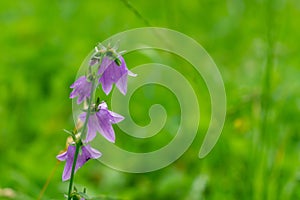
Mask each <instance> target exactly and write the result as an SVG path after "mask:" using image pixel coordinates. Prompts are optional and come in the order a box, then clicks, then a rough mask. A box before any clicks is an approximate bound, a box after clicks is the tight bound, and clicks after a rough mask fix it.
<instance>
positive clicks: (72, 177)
mask: <svg viewBox="0 0 300 200" xmlns="http://www.w3.org/2000/svg"><path fill="white" fill-rule="evenodd" d="M95 82H96V80H95V79H93V80H92V89H91V95H90V98H89V100H88V102H89V103H88V110H87V113H86V118H85V121H84V124H83V127H82V130H81V135H80V138H79V139H78V140H76V141H75V143H76V150H75V154H74V160H73V164H72V170H71V177H70V183H69V191H68V200H71V193H72V187H73V182H74V173H75V166H76V162H77V158H78V154H79V149H80V147H81V146H82V142H81V137H82V135H84V133H85V131H86V128H87V123H88V120H89V117H90V114H91V107H92V102H93V96H94V90H95V85H96V84H95Z"/></svg>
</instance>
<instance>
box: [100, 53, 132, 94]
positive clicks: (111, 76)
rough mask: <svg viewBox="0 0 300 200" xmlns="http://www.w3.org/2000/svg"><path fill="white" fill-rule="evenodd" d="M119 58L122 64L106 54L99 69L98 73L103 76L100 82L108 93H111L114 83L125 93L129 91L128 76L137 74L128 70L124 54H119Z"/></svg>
mask: <svg viewBox="0 0 300 200" xmlns="http://www.w3.org/2000/svg"><path fill="white" fill-rule="evenodd" d="M118 60H119V61H120V66H119V65H118V64H117V62H116V61H115V60H112V59H111V58H110V57H108V56H105V57H104V58H103V59H102V63H101V65H100V68H99V70H98V74H99V75H100V76H101V77H100V79H99V82H100V83H101V84H102V89H103V91H104V92H105V94H106V95H108V94H109V93H110V91H111V89H112V85H113V83H115V84H116V86H117V88H118V89H119V90H120V92H121V93H122V94H124V95H125V94H126V92H127V76H128V75H129V76H136V74H134V73H132V72H131V71H130V70H128V68H127V66H126V63H125V60H124V58H123V57H122V56H119V57H118Z"/></svg>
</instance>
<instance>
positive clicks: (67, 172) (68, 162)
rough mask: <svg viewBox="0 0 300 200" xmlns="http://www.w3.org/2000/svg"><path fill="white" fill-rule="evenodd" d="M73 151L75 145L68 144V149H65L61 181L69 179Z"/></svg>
mask: <svg viewBox="0 0 300 200" xmlns="http://www.w3.org/2000/svg"><path fill="white" fill-rule="evenodd" d="M75 151H76V147H75V146H72V145H69V147H68V150H67V158H66V165H65V168H64V171H63V176H62V180H63V181H66V180H68V179H70V176H71V170H72V164H73V160H74V154H75Z"/></svg>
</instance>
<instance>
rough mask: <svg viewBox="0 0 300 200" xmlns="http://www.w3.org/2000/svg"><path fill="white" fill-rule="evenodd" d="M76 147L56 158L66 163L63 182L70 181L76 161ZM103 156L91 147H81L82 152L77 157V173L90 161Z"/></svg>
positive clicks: (71, 147) (71, 146)
mask: <svg viewBox="0 0 300 200" xmlns="http://www.w3.org/2000/svg"><path fill="white" fill-rule="evenodd" d="M75 151H76V147H75V146H73V145H69V146H68V150H67V151H65V152H63V153H61V154H59V155H58V156H56V158H57V159H58V160H60V161H66V165H65V168H64V172H63V175H62V180H63V181H66V180H69V179H70V176H71V171H72V164H73V161H74V155H75ZM101 155H102V154H101V153H100V152H99V151H97V150H96V149H93V148H92V147H90V145H85V146H81V152H79V154H78V157H77V162H76V166H75V172H76V171H77V170H78V169H79V168H80V167H82V166H83V165H84V163H86V162H87V161H88V160H90V159H97V158H99V157H100V156H101Z"/></svg>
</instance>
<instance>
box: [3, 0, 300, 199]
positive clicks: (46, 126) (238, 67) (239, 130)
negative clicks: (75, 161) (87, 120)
mask: <svg viewBox="0 0 300 200" xmlns="http://www.w3.org/2000/svg"><path fill="white" fill-rule="evenodd" d="M299 18H300V1H297V0H269V1H263V0H224V1H221V0H198V1H196V0H185V1H183V0H180V1H179V0H178V1H177V0H176V1H171V0H152V1H130V2H126V1H121V0H111V1H103V0H91V1H82V0H78V1H71V0H60V1H38V0H26V1H20V0H17V1H1V3H0V27H1V31H0V44H1V55H0V66H1V67H0V199H23V200H26V199H37V198H38V196H39V194H40V192H41V190H42V188H43V185H44V184H45V182H46V180H47V179H48V177H49V176H51V174H52V173H53V176H52V178H51V180H50V182H49V185H48V187H47V189H46V191H45V193H44V195H43V197H42V199H63V194H64V193H65V192H66V191H67V187H68V183H63V182H61V174H62V170H63V166H64V163H60V164H57V161H56V159H55V156H56V155H57V154H58V153H59V151H61V150H62V149H63V148H64V147H65V140H66V134H65V133H64V132H63V131H62V129H64V128H67V129H72V128H73V126H74V125H73V119H72V107H71V100H70V99H69V93H70V91H71V90H70V89H69V85H70V84H71V83H72V82H73V81H74V79H75V77H76V73H77V70H78V69H79V67H80V65H81V63H82V61H83V60H84V58H85V57H86V55H87V54H88V53H89V52H90V51H91V50H92V49H93V47H94V46H95V45H96V44H97V43H98V42H101V41H103V40H105V39H106V38H108V37H110V36H111V35H113V34H116V33H119V32H122V31H125V30H128V29H132V28H137V27H144V26H148V25H151V26H159V27H165V28H170V29H174V30H177V31H180V32H182V33H184V34H186V35H188V36H190V37H192V38H194V39H195V40H196V41H198V42H199V43H200V44H201V45H202V46H203V47H204V48H205V49H206V50H207V52H208V53H209V54H210V55H211V56H212V58H213V59H214V61H215V63H216V64H217V66H218V67H219V70H220V72H221V74H222V76H223V79H224V83H225V87H226V93H227V118H226V123H225V126H224V129H223V132H222V135H221V137H220V139H219V141H218V143H217V145H216V146H215V148H214V149H213V151H212V152H211V153H210V154H209V155H208V156H207V157H205V158H204V159H198V157H197V154H198V151H199V147H200V146H199V144H201V141H202V139H203V134H204V133H205V130H206V129H207V126H208V122H209V118H210V113H209V110H210V103H209V98H208V97H209V96H208V94H207V91H206V92H204V94H203V95H202V93H200V92H199V93H198V97H199V99H202V101H201V103H200V104H201V111H203V112H204V113H201V119H202V120H203V121H201V122H200V128H199V133H198V136H197V137H196V139H195V141H194V143H193V144H192V145H191V147H190V148H189V150H188V151H187V152H186V153H185V154H184V155H183V156H182V157H181V158H180V159H178V160H177V161H176V162H175V163H173V164H172V165H170V166H168V167H166V168H164V169H162V170H159V171H155V172H151V173H145V174H128V173H122V172H118V171H115V170H112V169H110V168H108V167H106V166H103V165H102V164H100V163H99V162H97V161H89V162H88V163H87V164H86V165H85V166H84V167H83V168H82V169H80V170H79V171H78V173H77V175H76V180H75V184H76V185H77V187H78V188H79V189H80V190H81V189H82V188H83V186H86V187H87V189H88V193H89V194H91V196H106V197H111V199H179V200H197V199H257V200H259V199H270V200H273V199H283V200H285V199H300V133H299V130H300V123H299V117H300V116H299V113H300V93H299V89H300V79H299V77H300V76H299V75H300V67H299V64H300V62H299V61H300V56H299V55H300V45H299V36H300V28H299V21H298V19H299ZM158 54H160V53H159V52H158ZM161 54H163V53H161ZM145 55H146V54H145ZM145 55H139V54H136V55H128V56H127V58H126V57H125V58H126V60H127V65H128V67H129V68H132V67H134V65H135V64H137V63H146V62H147V61H148V60H147V59H149V58H147V56H145ZM178 70H181V72H182V73H183V74H185V76H187V78H188V79H189V80H191V82H192V83H193V85H194V86H195V85H197V84H199V87H200V88H205V85H204V83H203V81H202V80H201V77H195V76H194V73H193V72H192V71H185V70H186V69H184V68H178ZM147 87H148V86H147ZM147 87H145V88H141V89H140V90H139V91H137V92H136V94H135V97H134V98H137V99H142V101H134V102H136V103H135V104H134V105H132V106H131V110H132V115H133V118H134V119H135V120H136V122H137V123H138V124H140V125H143V124H147V123H148V122H149V119H148V118H147V117H148V108H149V106H150V105H151V104H152V103H153V102H161V103H162V105H165V107H166V109H167V110H168V114H169V117H171V120H172V122H170V123H167V127H166V130H167V131H169V132H170V131H172V130H174V132H176V124H177V123H178V120H177V118H176V117H177V116H178V112H179V108H178V102H177V101H176V98H175V97H174V95H172V93H168V92H166V91H168V90H166V89H165V88H160V87H157V88H155V87H153V88H152V89H151V87H150V88H147ZM149 92H150V97H151V98H150V97H149ZM151 92H152V93H151ZM147 95H148V96H147ZM170 102H173V103H170ZM168 105H169V106H168ZM176 106H177V107H176ZM179 114H180V113H179ZM115 130H116V134H117V138H118V136H120V137H119V138H125V137H124V136H122V133H121V131H120V130H119V129H118V128H117V127H116V126H115ZM171 139H172V137H171V136H170V135H169V136H168V137H163V136H160V137H159V138H158V139H154V140H150V141H148V142H147V144H146V145H145V144H144V143H143V142H139V141H134V140H133V141H130V142H129V145H128V146H130V144H134V142H137V143H138V142H139V143H138V144H139V145H136V146H135V147H136V148H135V149H134V150H135V151H138V152H144V150H145V149H144V147H145V146H146V150H154V149H156V147H158V148H159V147H161V146H163V145H164V144H165V143H166V142H167V141H170V140H171ZM117 140H118V139H117ZM126 142H127V141H124V140H121V139H119V140H118V142H117V144H118V143H119V145H121V146H122V145H123V146H124V147H126V145H124V144H126ZM5 188H6V190H5ZM7 188H10V189H11V190H10V192H11V193H13V195H7V194H6V193H7ZM4 196H11V198H8V197H4ZM106 197H103V199H108V198H106Z"/></svg>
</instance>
